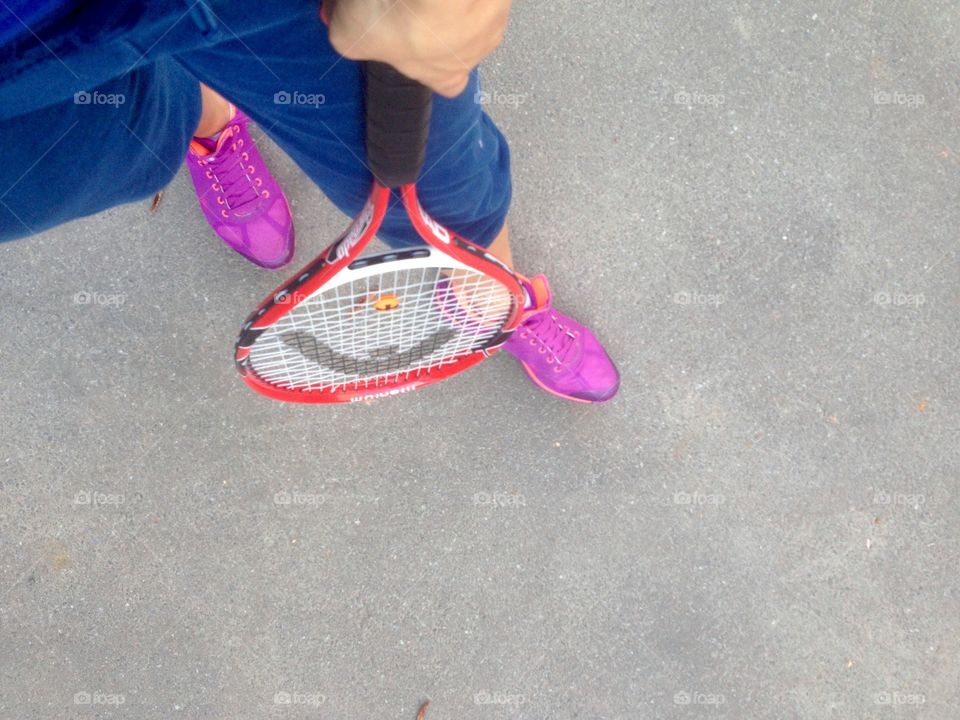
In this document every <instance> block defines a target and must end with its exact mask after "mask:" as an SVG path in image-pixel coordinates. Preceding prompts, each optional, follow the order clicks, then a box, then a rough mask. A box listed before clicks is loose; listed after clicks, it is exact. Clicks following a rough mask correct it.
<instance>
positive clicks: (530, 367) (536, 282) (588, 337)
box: [503, 275, 620, 403]
mask: <svg viewBox="0 0 960 720" xmlns="http://www.w3.org/2000/svg"><path fill="white" fill-rule="evenodd" d="M527 292H528V293H529V295H530V297H531V300H532V303H533V309H531V310H528V311H527V312H528V313H530V314H529V315H528V317H527V318H526V319H525V320H524V321H523V322H522V323H521V324H520V327H518V328H517V330H516V332H515V333H514V334H513V335H512V336H511V337H510V339H509V340H507V342H506V343H504V345H503V349H504V350H506V351H507V352H508V353H510V354H511V355H513V356H514V357H515V358H516V359H517V360H519V361H520V364H521V365H523V369H524V370H526V371H527V375H529V376H530V379H531V380H533V381H534V382H535V383H536V384H537V385H539V386H540V387H541V388H543V389H544V390H546V391H547V392H548V393H553V394H554V395H558V396H559V397H562V398H566V399H567V400H576V401H577V402H586V403H601V402H606V401H607V400H609V399H610V398H612V397H613V396H614V395H616V394H617V390H618V389H619V388H620V373H618V372H617V368H616V366H615V365H614V364H613V361H612V360H610V357H609V356H608V355H607V353H606V351H605V350H604V349H603V346H602V345H601V344H600V343H599V342H598V341H597V339H596V338H595V337H594V336H593V333H591V332H590V331H589V330H588V329H587V328H585V327H584V326H583V325H581V324H580V323H578V322H577V321H576V320H574V319H573V318H571V317H568V316H567V315H563V314H562V313H559V312H557V311H556V310H554V309H553V296H552V294H551V292H550V286H549V285H548V284H547V278H546V277H545V276H543V275H537V276H536V277H533V278H530V283H529V285H527Z"/></svg>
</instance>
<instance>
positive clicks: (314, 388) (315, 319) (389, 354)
mask: <svg viewBox="0 0 960 720" xmlns="http://www.w3.org/2000/svg"><path fill="white" fill-rule="evenodd" d="M365 75H366V91H365V92H366V133H367V138H366V146H367V162H368V164H369V167H370V170H371V172H372V173H373V176H374V181H373V187H372V189H371V191H370V195H369V197H368V198H367V201H366V204H365V205H364V207H363V209H362V210H361V211H360V213H359V215H357V217H356V218H355V219H354V220H353V222H352V223H351V224H350V226H349V227H348V228H347V230H346V231H345V232H344V233H343V234H342V235H341V236H340V237H339V238H337V240H336V241H335V242H334V243H333V244H332V245H330V247H328V248H327V249H326V250H324V251H323V252H322V253H320V255H318V256H317V257H316V258H315V259H314V260H313V261H312V262H311V263H310V264H309V265H307V266H306V267H304V268H303V269H302V270H300V272H298V273H297V274H296V275H294V276H293V277H291V278H290V279H289V280H287V282H285V283H284V284H283V285H281V286H280V287H279V288H278V289H277V290H276V291H275V292H273V293H272V294H271V295H270V296H269V297H268V298H266V299H265V300H264V301H263V302H262V303H260V305H259V306H258V307H257V309H256V310H254V311H253V313H252V314H251V315H250V316H249V318H247V321H246V322H245V323H244V325H243V327H242V329H241V331H240V337H239V339H238V340H237V344H236V350H235V360H236V365H237V368H238V370H239V371H240V374H241V376H242V377H243V379H244V381H245V382H246V383H247V385H249V386H250V387H251V388H253V389H254V390H256V391H257V392H259V393H262V394H263V395H266V396H268V397H271V398H274V399H276V400H283V401H287V402H301V403H342V402H357V401H362V400H370V399H374V398H384V397H390V396H393V395H399V394H401V393H406V392H410V391H412V390H416V389H418V388H421V387H424V386H426V385H429V384H431V383H435V382H437V381H439V380H444V379H446V378H449V377H451V376H453V375H456V374H457V373H459V372H462V371H464V370H466V369H467V368H469V367H471V366H473V365H475V364H476V363H478V362H480V361H481V360H484V359H485V358H488V357H490V356H491V355H493V354H494V353H495V352H496V350H497V349H498V348H499V347H500V346H501V345H503V343H504V342H506V341H507V339H508V338H509V337H510V335H511V334H512V333H513V331H514V330H515V329H516V327H517V326H518V325H519V323H520V321H521V319H522V317H523V310H524V297H525V295H524V291H523V288H522V286H521V284H520V276H518V275H516V274H515V273H514V272H513V271H512V270H511V269H510V268H509V267H507V266H506V265H505V264H503V263H502V262H500V261H499V260H498V259H497V258H495V257H493V256H492V255H490V254H489V253H488V252H487V251H486V250H484V249H483V248H482V247H480V246H479V245H475V244H474V243H472V242H470V241H468V240H466V239H464V238H462V237H460V236H459V235H457V234H456V233H455V232H453V231H451V230H449V229H447V228H445V227H443V226H442V225H441V224H440V223H439V222H437V221H436V220H434V219H433V218H431V217H430V215H428V214H427V212H426V211H425V210H424V209H423V207H421V205H420V202H419V201H418V199H417V189H416V180H417V177H418V175H419V174H420V170H421V168H422V166H423V162H424V157H425V154H426V144H427V135H428V131H429V125H430V111H431V103H432V95H431V92H430V90H429V89H428V88H426V87H424V86H423V85H421V84H420V83H418V82H416V81H414V80H410V79H409V78H407V77H405V76H404V75H402V74H401V73H399V72H398V71H396V70H395V69H394V68H392V67H391V66H389V65H386V64H383V63H376V62H368V63H365ZM394 188H396V189H398V190H397V192H398V194H399V196H400V198H401V199H402V202H403V207H404V208H405V210H406V213H407V215H408V216H409V218H410V221H411V223H412V224H413V227H414V228H416V230H417V232H418V234H419V235H420V237H421V238H423V240H424V241H425V245H424V246H422V247H414V248H406V249H398V250H392V251H390V252H388V253H383V254H378V255H370V256H365V257H361V253H362V252H363V250H364V248H366V246H367V245H368V244H369V242H370V240H371V239H373V237H374V235H376V233H377V231H378V230H379V229H380V226H381V224H382V223H383V219H384V216H385V214H386V212H387V207H388V204H389V202H390V199H391V197H392V195H393V192H392V189H394Z"/></svg>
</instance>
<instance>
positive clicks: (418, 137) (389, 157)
mask: <svg viewBox="0 0 960 720" xmlns="http://www.w3.org/2000/svg"><path fill="white" fill-rule="evenodd" d="M364 70H365V72H366V102H367V162H368V163H369V165H370V170H371V171H372V172H373V175H374V177H376V178H377V180H378V181H379V182H380V183H381V184H382V185H384V186H385V187H388V188H395V187H399V186H400V185H406V184H408V183H413V182H416V181H417V176H418V175H419V174H420V168H422V167H423V160H424V157H425V156H426V152H427V135H429V133H430V111H431V109H432V107H433V93H432V91H431V90H430V88H428V87H426V86H424V85H421V84H420V83H419V82H417V81H416V80H411V79H410V78H408V77H407V76H406V75H403V74H402V73H400V72H398V71H397V70H395V69H394V68H393V67H392V66H390V65H387V64H386V63H381V62H374V61H367V62H365V63H364Z"/></svg>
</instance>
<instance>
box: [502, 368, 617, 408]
mask: <svg viewBox="0 0 960 720" xmlns="http://www.w3.org/2000/svg"><path fill="white" fill-rule="evenodd" d="M517 362H519V363H520V366H521V367H522V368H523V370H524V372H526V373H527V375H528V376H529V377H530V379H531V380H533V383H534V385H536V386H537V387H538V388H540V389H541V390H543V391H545V392H548V393H550V394H551V395H554V396H556V397H558V398H563V399H564V400H572V401H573V402H578V403H583V404H585V405H603V404H604V403H608V402H610V401H611V400H613V399H614V398H615V397H616V396H617V393H618V392H619V391H620V381H619V380H617V386H616V387H615V388H614V389H613V393H611V395H610V397H608V398H605V399H603V400H584V399H583V398H578V397H574V396H573V395H564V394H563V393H560V392H557V391H556V390H552V389H551V388H548V387H547V386H546V385H544V384H543V383H542V382H540V379H539V378H538V377H537V376H536V375H534V374H533V371H532V370H531V369H530V366H529V365H527V364H526V363H525V362H524V361H523V360H517Z"/></svg>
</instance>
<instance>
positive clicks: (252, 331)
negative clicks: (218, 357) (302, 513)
mask: <svg viewBox="0 0 960 720" xmlns="http://www.w3.org/2000/svg"><path fill="white" fill-rule="evenodd" d="M398 192H399V193H400V195H401V197H402V198H403V205H404V208H405V209H406V212H407V215H408V217H409V218H410V222H411V223H412V224H413V226H414V228H416V230H417V232H418V233H419V235H420V237H421V238H423V240H424V241H425V242H426V243H428V244H429V245H431V246H432V247H433V248H435V249H437V250H439V251H440V252H441V253H444V254H446V255H449V256H450V257H452V258H454V259H455V260H458V261H459V262H461V263H463V264H464V265H467V266H469V267H471V268H473V269H475V270H477V271H479V272H482V273H484V274H486V275H489V276H491V277H493V278H494V279H495V280H497V281H499V282H500V283H502V284H503V285H504V286H505V287H506V288H507V289H508V290H509V291H510V293H511V295H512V296H513V303H514V307H513V312H512V314H511V316H510V318H509V320H508V321H507V323H506V324H505V325H504V327H503V329H502V331H501V333H500V335H498V336H497V337H496V338H494V339H493V340H492V341H491V342H490V343H488V345H487V346H486V347H484V348H482V349H480V350H476V351H474V352H472V353H470V354H469V355H464V356H462V357H460V358H458V359H457V360H455V361H454V362H451V363H448V364H444V365H442V366H440V367H436V368H432V369H431V370H429V371H424V372H423V373H422V374H421V375H419V376H417V377H412V378H410V379H406V380H395V381H394V380H388V381H385V382H384V383H383V384H382V385H379V384H378V385H377V386H376V387H366V388H351V387H348V386H346V385H343V386H339V387H338V388H336V389H334V390H319V391H318V390H295V389H290V388H281V387H277V386H275V385H271V384H270V383H267V382H265V381H263V380H261V379H260V378H259V377H258V376H257V375H256V373H255V372H254V371H253V370H252V368H251V367H250V364H249V356H250V348H251V347H252V346H253V343H254V342H255V341H256V339H257V338H258V337H259V336H260V334H261V333H262V332H263V331H264V330H266V329H267V328H269V327H270V326H271V325H273V324H274V323H276V322H277V321H278V320H279V319H280V318H282V317H283V316H284V315H286V314H287V313H289V312H291V311H292V310H294V309H295V308H296V307H297V306H298V305H299V304H300V303H301V302H303V301H304V300H305V299H307V298H308V297H310V296H311V295H312V294H313V293H314V292H316V291H317V290H319V289H320V288H322V287H323V286H324V285H325V284H326V283H327V282H329V281H330V279H331V278H333V277H334V276H335V275H336V274H337V273H338V272H340V271H341V270H342V269H343V268H345V267H347V266H348V265H350V263H352V262H353V261H354V260H356V259H357V258H358V257H359V256H360V254H361V253H362V252H363V250H364V248H366V246H367V245H368V244H369V243H370V241H371V240H372V239H373V237H374V236H375V235H376V234H377V231H378V230H379V229H380V226H381V225H382V224H383V219H384V217H385V216H386V213H387V208H388V206H389V203H390V198H391V191H390V190H389V189H387V188H386V187H384V186H383V185H381V184H380V183H379V182H377V181H376V180H375V181H374V184H373V188H372V190H371V191H370V196H369V198H368V199H367V204H366V205H365V206H364V209H363V210H362V211H361V212H360V214H359V215H358V216H357V218H356V219H355V220H354V222H353V223H351V225H350V227H349V228H348V229H347V230H346V231H345V232H344V233H343V234H342V235H341V236H340V237H339V238H338V239H337V241H336V242H334V243H333V244H332V245H331V246H330V247H328V248H327V249H326V250H324V251H323V252H322V253H320V255H318V256H317V257H316V258H315V259H314V260H313V261H311V262H310V263H309V264H308V265H306V266H304V267H303V268H302V269H301V270H300V272H298V273H296V274H295V275H293V276H292V277H291V278H290V279H289V280H287V281H286V282H285V283H284V284H283V285H281V286H280V287H278V288H277V289H276V290H275V291H274V292H273V293H272V294H271V295H270V296H269V297H268V298H266V299H265V300H264V301H263V302H262V303H260V305H259V306H258V307H257V309H256V310H254V311H253V313H251V314H250V316H249V317H248V318H247V321H246V322H245V323H244V325H243V328H242V329H241V332H240V337H239V338H238V339H237V344H236V348H235V353H234V359H235V362H236V365H237V369H238V370H239V372H240V375H241V377H242V378H243V380H244V382H245V383H246V384H247V385H249V386H250V387H251V388H252V389H253V390H255V391H256V392H258V393H260V394H261V395H266V396H267V397H269V398H273V399H274V400H281V401H284V402H296V403H344V402H358V401H361V400H371V399H377V398H382V397H390V396H393V395H400V394H402V393H406V392H410V391H412V390H416V389H418V388H421V387H424V386H426V385H430V384H433V383H435V382H439V381H440V380H444V379H446V378H448V377H450V376H452V375H456V374H457V373H460V372H463V371H464V370H466V369H467V368H469V367H472V366H473V365H476V364H477V363H478V362H480V361H481V360H484V359H486V358H488V357H490V356H491V355H493V354H494V353H495V352H496V351H497V350H498V349H499V348H500V346H502V345H503V343H504V342H506V341H507V339H509V337H510V335H512V334H513V331H514V330H516V328H517V326H518V325H519V324H520V321H521V320H522V319H523V307H524V301H525V295H524V291H523V287H522V285H521V276H519V275H517V274H516V273H515V272H514V271H512V270H511V269H510V268H509V267H507V266H506V265H505V264H504V263H502V262H501V261H500V260H498V259H497V258H495V257H493V256H492V255H490V253H488V252H487V251H486V250H485V249H484V248H482V247H480V246H479V245H476V244H474V243H472V242H470V241H469V240H466V239H465V238H463V237H460V236H459V235H457V234H456V233H454V232H451V231H450V230H448V229H447V228H445V227H443V226H442V225H440V224H439V223H438V222H437V221H436V220H434V219H433V218H432V217H430V216H429V215H428V214H427V212H426V211H425V210H424V209H423V207H422V206H421V205H420V201H419V200H418V198H417V190H416V186H415V185H414V184H413V183H411V184H407V185H402V186H400V188H399V190H398ZM371 208H372V217H371V219H370V220H369V222H368V224H367V226H366V228H365V229H363V230H362V233H361V234H360V236H359V237H358V238H357V239H356V240H355V241H353V243H352V246H351V247H349V248H346V251H345V252H344V251H343V250H341V245H342V244H343V243H344V242H345V241H347V239H348V238H349V237H350V236H351V234H352V232H353V231H355V230H359V228H358V227H357V226H358V224H359V223H361V222H362V221H363V218H364V216H365V215H366V214H367V213H368V212H371ZM338 255H340V257H338Z"/></svg>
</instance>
